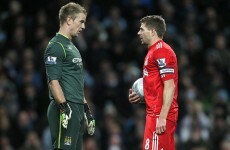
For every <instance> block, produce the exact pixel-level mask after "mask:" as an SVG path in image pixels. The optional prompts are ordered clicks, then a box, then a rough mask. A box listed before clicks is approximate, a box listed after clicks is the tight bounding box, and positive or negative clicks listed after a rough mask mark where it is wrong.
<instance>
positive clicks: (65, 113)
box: [59, 102, 72, 129]
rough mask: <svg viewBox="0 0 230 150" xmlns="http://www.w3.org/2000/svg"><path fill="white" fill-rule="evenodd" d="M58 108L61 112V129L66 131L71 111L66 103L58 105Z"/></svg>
mask: <svg viewBox="0 0 230 150" xmlns="http://www.w3.org/2000/svg"><path fill="white" fill-rule="evenodd" d="M59 108H60V111H61V124H62V126H63V128H65V129H67V126H68V121H69V120H70V119H71V115H72V110H71V108H70V106H69V104H68V103H67V102H64V103H60V104H59Z"/></svg>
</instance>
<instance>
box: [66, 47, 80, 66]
mask: <svg viewBox="0 0 230 150" xmlns="http://www.w3.org/2000/svg"><path fill="white" fill-rule="evenodd" d="M65 52H66V59H65V61H64V64H65V65H66V66H69V67H74V68H75V69H78V68H82V65H83V63H82V58H81V54H80V52H79V50H78V49H77V48H76V47H75V46H74V45H72V44H71V45H66V46H65Z"/></svg>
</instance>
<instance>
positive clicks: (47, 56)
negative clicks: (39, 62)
mask: <svg viewBox="0 0 230 150" xmlns="http://www.w3.org/2000/svg"><path fill="white" fill-rule="evenodd" d="M44 62H45V67H46V75H47V82H48V83H49V82H50V81H51V80H58V81H59V83H60V86H61V88H62V90H63V93H64V96H65V98H66V100H67V101H71V102H74V103H80V104H83V103H84V101H83V99H84V75H83V63H82V58H81V55H80V53H79V51H78V49H77V48H76V47H75V46H74V44H73V43H72V42H71V40H69V39H68V38H67V37H65V36H63V35H61V34H59V33H57V34H56V36H55V37H53V38H52V39H51V40H50V42H49V44H48V46H47V48H46V51H45V53H44ZM48 87H49V86H48ZM49 97H50V99H51V100H53V99H54V97H53V95H52V92H51V90H50V88H49Z"/></svg>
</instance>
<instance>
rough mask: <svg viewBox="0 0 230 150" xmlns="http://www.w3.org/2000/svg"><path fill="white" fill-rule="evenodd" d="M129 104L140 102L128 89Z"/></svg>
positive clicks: (138, 97)
mask: <svg viewBox="0 0 230 150" xmlns="http://www.w3.org/2000/svg"><path fill="white" fill-rule="evenodd" d="M129 102H130V103H132V104H136V103H140V102H141V98H140V96H139V95H137V94H136V93H135V92H133V91H132V89H129Z"/></svg>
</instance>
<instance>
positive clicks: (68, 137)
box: [64, 136, 72, 145]
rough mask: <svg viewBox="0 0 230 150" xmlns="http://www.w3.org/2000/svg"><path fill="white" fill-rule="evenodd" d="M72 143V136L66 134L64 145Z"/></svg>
mask: <svg viewBox="0 0 230 150" xmlns="http://www.w3.org/2000/svg"><path fill="white" fill-rule="evenodd" d="M71 143H72V137H70V136H65V138H64V145H71Z"/></svg>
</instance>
